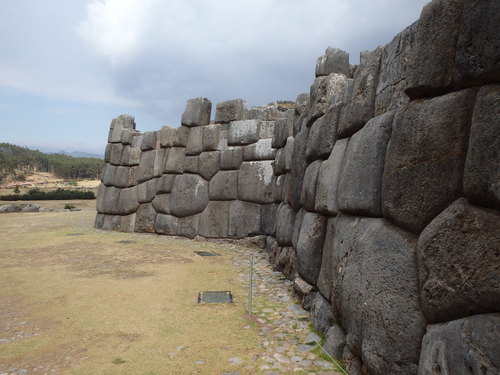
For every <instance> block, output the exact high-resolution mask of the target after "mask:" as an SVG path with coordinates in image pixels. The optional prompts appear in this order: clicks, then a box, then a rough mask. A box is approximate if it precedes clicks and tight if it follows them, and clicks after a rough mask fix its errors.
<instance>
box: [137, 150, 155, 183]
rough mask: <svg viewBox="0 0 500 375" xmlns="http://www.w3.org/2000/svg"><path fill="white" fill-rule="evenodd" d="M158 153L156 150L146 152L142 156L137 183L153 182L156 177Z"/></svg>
mask: <svg viewBox="0 0 500 375" xmlns="http://www.w3.org/2000/svg"><path fill="white" fill-rule="evenodd" d="M155 158H156V152H155V151H154V150H150V151H144V152H143V153H142V156H141V163H140V164H139V167H138V168H137V170H136V174H135V176H136V178H137V182H138V183H141V182H144V181H148V180H151V179H152V178H153V177H154V166H155Z"/></svg>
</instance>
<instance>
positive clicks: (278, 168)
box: [273, 148, 286, 176]
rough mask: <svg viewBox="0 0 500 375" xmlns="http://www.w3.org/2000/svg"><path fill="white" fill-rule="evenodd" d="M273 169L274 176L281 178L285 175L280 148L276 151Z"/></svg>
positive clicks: (283, 156) (283, 155) (283, 152)
mask: <svg viewBox="0 0 500 375" xmlns="http://www.w3.org/2000/svg"><path fill="white" fill-rule="evenodd" d="M273 167H274V175H275V176H281V175H282V174H285V173H286V166H285V150H284V149H282V148H280V149H279V150H278V151H276V159H275V160H274V163H273Z"/></svg>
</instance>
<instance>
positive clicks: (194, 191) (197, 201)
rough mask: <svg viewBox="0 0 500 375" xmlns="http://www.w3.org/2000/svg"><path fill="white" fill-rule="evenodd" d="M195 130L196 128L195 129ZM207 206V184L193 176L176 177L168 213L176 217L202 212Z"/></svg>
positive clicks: (200, 178) (198, 177)
mask: <svg viewBox="0 0 500 375" xmlns="http://www.w3.org/2000/svg"><path fill="white" fill-rule="evenodd" d="M195 129H196V128H195ZM207 204H208V182H207V181H206V180H205V179H203V178H202V177H200V176H198V175H195V174H187V173H186V174H183V175H180V176H177V177H176V179H175V184H174V187H173V189H172V193H171V196H170V210H171V211H170V212H171V214H172V215H174V216H177V217H184V216H189V215H194V214H197V213H199V212H202V211H203V210H204V209H205V207H207Z"/></svg>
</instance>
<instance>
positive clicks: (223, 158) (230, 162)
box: [220, 147, 243, 170]
mask: <svg viewBox="0 0 500 375" xmlns="http://www.w3.org/2000/svg"><path fill="white" fill-rule="evenodd" d="M242 162H243V149H241V147H235V148H232V149H228V150H224V151H222V152H221V155H220V169H223V170H233V169H239V168H240V166H241V163H242Z"/></svg>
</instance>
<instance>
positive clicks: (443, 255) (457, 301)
mask: <svg viewBox="0 0 500 375" xmlns="http://www.w3.org/2000/svg"><path fill="white" fill-rule="evenodd" d="M499 222H500V214H499V213H498V212H497V211H494V210H485V209H481V208H479V207H477V206H472V205H470V204H468V202H467V200H465V199H459V200H457V201H455V202H454V203H453V204H452V205H451V206H450V207H448V208H447V209H446V210H445V211H443V212H442V213H441V214H440V215H439V216H437V217H436V218H435V219H434V220H433V221H432V222H431V223H430V224H429V225H428V226H427V227H426V228H425V229H424V231H423V232H422V234H421V235H420V238H419V241H418V252H417V255H418V263H419V279H420V284H421V289H420V290H421V293H422V310H423V312H424V314H425V317H426V318H427V320H428V321H429V322H432V323H435V322H444V321H448V320H453V319H457V318H462V317H465V316H467V315H471V314H481V313H486V312H495V311H497V310H498V306H499V305H500V283H499V282H498V278H499V272H498V271H499V267H498V264H499V260H500V227H499V226H498V223H499ZM479 270H480V271H479Z"/></svg>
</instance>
